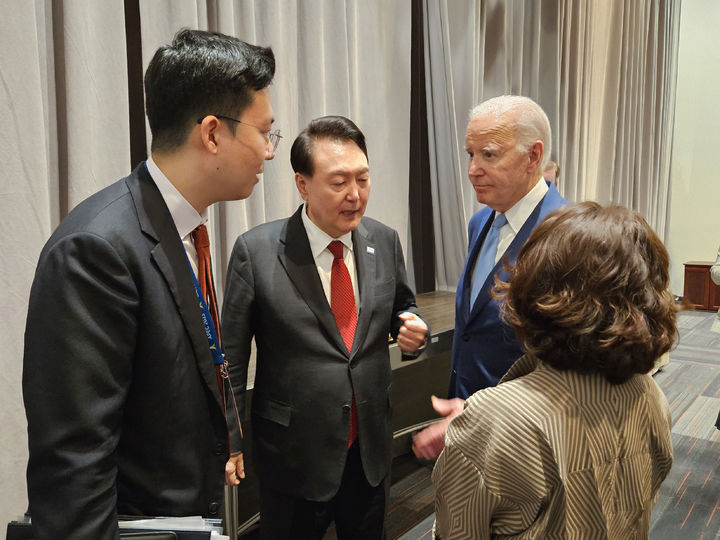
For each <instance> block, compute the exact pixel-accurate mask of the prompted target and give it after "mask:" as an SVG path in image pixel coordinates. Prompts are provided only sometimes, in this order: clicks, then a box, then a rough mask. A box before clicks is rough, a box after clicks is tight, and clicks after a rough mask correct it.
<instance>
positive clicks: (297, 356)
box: [223, 206, 417, 501]
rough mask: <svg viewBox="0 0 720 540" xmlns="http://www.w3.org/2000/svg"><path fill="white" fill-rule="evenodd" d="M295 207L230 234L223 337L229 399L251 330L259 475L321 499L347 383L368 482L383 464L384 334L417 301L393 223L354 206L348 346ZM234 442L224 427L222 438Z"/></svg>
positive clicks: (336, 452)
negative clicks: (352, 329) (356, 306)
mask: <svg viewBox="0 0 720 540" xmlns="http://www.w3.org/2000/svg"><path fill="white" fill-rule="evenodd" d="M303 208H304V207H302V206H301V207H300V209H299V210H298V211H297V212H295V214H294V215H293V216H292V217H290V218H289V219H284V220H280V221H275V222H272V223H267V224H265V225H261V226H259V227H256V228H255V229H252V230H251V231H249V232H247V233H245V234H244V235H242V236H241V237H240V238H238V240H237V242H236V243H235V248H234V249H233V254H232V258H231V261H230V266H229V270H228V279H227V288H226V293H225V304H224V307H223V330H224V334H223V346H224V350H225V355H226V359H227V360H228V363H229V368H230V378H231V380H232V381H233V385H234V387H235V390H236V393H237V395H238V403H239V404H241V403H243V402H244V398H243V392H244V390H245V387H246V381H247V367H248V360H249V356H250V342H251V340H252V338H253V336H254V337H255V341H256V343H257V372H256V376H255V386H254V391H253V399H252V422H253V442H254V444H255V448H254V456H255V459H256V461H257V465H258V473H259V477H260V479H261V481H262V482H267V483H268V485H270V486H271V487H272V488H274V489H276V490H279V491H281V492H285V493H287V494H289V495H291V496H295V497H300V498H304V499H310V500H317V501H327V500H329V499H330V498H332V497H333V495H334V494H335V493H336V491H337V489H338V488H339V486H340V480H341V477H342V473H343V467H344V464H345V456H346V454H347V440H348V429H349V421H350V403H351V398H352V393H353V390H354V392H355V399H356V402H357V415H358V441H359V444H360V453H361V456H362V463H363V466H364V470H365V474H366V476H367V479H368V481H369V482H370V483H371V484H372V485H377V484H378V483H379V482H381V481H382V480H383V478H385V476H386V475H387V472H388V468H389V462H390V457H391V448H390V444H391V440H392V428H391V424H390V413H391V404H390V381H391V368H390V361H389V355H388V334H389V333H391V332H392V333H393V334H394V335H397V331H398V329H399V327H400V326H401V323H402V322H401V321H400V320H399V319H398V318H397V315H398V314H399V313H400V312H402V311H410V312H414V313H417V308H416V306H415V297H414V294H413V292H412V290H411V289H410V287H409V285H408V283H407V277H406V274H405V264H404V261H403V255H402V250H401V247H400V241H399V239H398V235H397V233H396V232H395V231H394V230H392V229H390V228H388V227H386V226H384V225H382V224H381V223H378V222H377V221H375V220H372V219H369V218H363V220H362V222H361V224H360V226H359V227H358V229H357V230H356V231H354V232H353V234H352V238H353V245H354V248H353V249H354V253H355V262H356V269H357V277H358V281H359V291H360V313H359V317H358V325H357V330H356V333H355V340H354V342H353V347H352V351H351V352H350V353H349V354H348V351H347V349H346V347H345V344H344V343H343V340H342V338H341V336H340V332H339V331H338V328H337V325H336V323H335V319H334V317H333V314H332V311H331V310H330V306H329V305H328V302H327V299H326V297H325V294H324V292H323V288H322V284H321V282H320V278H319V276H318V272H317V267H316V265H315V261H314V259H313V256H312V253H311V251H310V243H309V241H308V238H307V234H306V232H305V227H304V226H303V222H302V215H301V212H302V211H303ZM240 444H241V442H240V441H239V440H238V439H234V440H233V441H232V446H233V450H239V449H240V448H241V446H240Z"/></svg>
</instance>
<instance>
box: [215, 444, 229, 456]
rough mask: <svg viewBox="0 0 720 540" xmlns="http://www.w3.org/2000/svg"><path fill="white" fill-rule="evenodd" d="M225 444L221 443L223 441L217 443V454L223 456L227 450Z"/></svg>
mask: <svg viewBox="0 0 720 540" xmlns="http://www.w3.org/2000/svg"><path fill="white" fill-rule="evenodd" d="M225 446H226V445H225V443H221V442H219V443H217V444H216V445H215V455H216V456H222V455H223V453H224V452H225Z"/></svg>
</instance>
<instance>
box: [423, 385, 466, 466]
mask: <svg viewBox="0 0 720 540" xmlns="http://www.w3.org/2000/svg"><path fill="white" fill-rule="evenodd" d="M430 401H432V406H433V409H435V412H437V413H438V414H440V415H442V416H444V417H445V418H443V419H442V420H440V421H439V422H435V423H434V424H432V425H431V426H428V427H426V428H425V429H423V430H422V431H421V432H420V433H418V434H417V435H415V438H414V439H413V445H412V449H413V452H414V453H415V455H416V456H417V457H419V458H422V459H435V458H436V457H438V456H439V455H440V452H442V451H443V448H445V432H446V431H447V427H448V425H449V424H450V421H451V420H452V419H453V418H455V417H456V416H457V415H458V414H460V413H461V412H463V409H464V408H465V400H464V399H460V398H452V399H440V398H437V397H435V396H431V397H430Z"/></svg>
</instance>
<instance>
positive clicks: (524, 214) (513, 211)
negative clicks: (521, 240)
mask: <svg viewBox="0 0 720 540" xmlns="http://www.w3.org/2000/svg"><path fill="white" fill-rule="evenodd" d="M548 189H549V188H548V184H547V182H546V181H545V179H544V178H540V180H538V182H537V184H535V186H534V187H533V188H532V189H531V190H530V191H529V192H528V193H527V194H526V195H525V196H524V197H523V198H522V199H520V200H519V201H518V202H516V203H515V204H514V205H513V207H512V208H510V209H509V210H508V211H507V212H505V217H506V218H507V221H508V224H509V225H510V227H511V228H512V230H513V231H514V232H515V234H517V233H518V232H519V231H520V229H521V228H522V226H523V225H524V224H525V222H526V221H527V218H529V217H530V214H532V212H533V210H535V207H536V206H537V205H538V203H539V202H540V201H541V200H542V198H543V197H544V196H545V194H546V193H547V191H548Z"/></svg>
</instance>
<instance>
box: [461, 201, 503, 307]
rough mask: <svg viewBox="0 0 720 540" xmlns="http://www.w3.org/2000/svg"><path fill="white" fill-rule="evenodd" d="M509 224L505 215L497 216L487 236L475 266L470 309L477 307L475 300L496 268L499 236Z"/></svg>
mask: <svg viewBox="0 0 720 540" xmlns="http://www.w3.org/2000/svg"><path fill="white" fill-rule="evenodd" d="M506 223H507V218H506V217H505V214H496V215H495V221H493V224H492V225H491V226H490V230H489V231H488V233H487V235H486V236H485V241H484V242H483V245H482V248H481V249H480V254H479V255H478V258H477V264H476V265H475V272H473V281H472V288H471V289H470V309H472V306H473V305H475V300H476V299H477V297H478V294H480V289H481V288H482V286H483V283H485V280H486V279H487V277H488V275H489V274H490V272H492V269H493V268H495V255H497V249H498V236H499V232H500V229H501V228H502V226H503V225H505V224H506Z"/></svg>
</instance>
